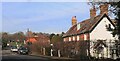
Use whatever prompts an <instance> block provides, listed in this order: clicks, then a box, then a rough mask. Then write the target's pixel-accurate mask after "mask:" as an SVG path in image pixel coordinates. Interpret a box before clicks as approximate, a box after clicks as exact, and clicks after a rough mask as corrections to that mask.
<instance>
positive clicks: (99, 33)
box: [90, 17, 114, 40]
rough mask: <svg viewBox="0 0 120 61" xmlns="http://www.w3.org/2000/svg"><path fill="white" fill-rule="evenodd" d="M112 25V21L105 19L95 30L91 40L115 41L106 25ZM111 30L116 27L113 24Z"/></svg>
mask: <svg viewBox="0 0 120 61" xmlns="http://www.w3.org/2000/svg"><path fill="white" fill-rule="evenodd" d="M108 24H111V23H110V21H109V20H108V19H107V18H106V17H104V18H103V19H102V20H101V21H100V22H99V24H98V25H97V26H96V27H95V28H94V30H93V31H92V32H91V33H90V40H97V39H102V40H106V39H107V40H109V39H114V37H113V35H112V34H111V32H110V31H107V29H106V25H108ZM111 28H114V26H113V25H112V24H111Z"/></svg>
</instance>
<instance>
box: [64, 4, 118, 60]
mask: <svg viewBox="0 0 120 61" xmlns="http://www.w3.org/2000/svg"><path fill="white" fill-rule="evenodd" d="M75 21H77V19H76V16H74V17H72V27H71V28H70V29H69V30H68V31H67V32H66V33H65V34H64V36H63V40H64V42H70V41H85V40H89V41H90V55H91V56H92V57H96V58H98V57H104V58H114V57H115V58H116V55H112V50H111V49H112V48H111V45H113V44H114V43H115V41H114V40H115V39H117V37H113V35H112V34H111V33H112V32H111V31H109V29H114V27H115V24H114V23H113V22H112V20H111V19H110V17H109V16H108V4H104V5H101V6H100V14H99V15H96V9H95V7H93V8H91V9H90V18H89V19H86V20H83V21H82V22H79V23H77V22H75ZM109 42H113V43H112V44H111V45H110V43H109ZM99 47H102V49H101V51H100V50H99V51H100V52H99V54H98V51H97V49H98V48H99Z"/></svg>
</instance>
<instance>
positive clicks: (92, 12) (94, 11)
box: [90, 7, 96, 18]
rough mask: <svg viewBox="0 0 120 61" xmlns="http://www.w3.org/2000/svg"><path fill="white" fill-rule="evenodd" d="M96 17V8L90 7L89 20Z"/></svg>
mask: <svg viewBox="0 0 120 61" xmlns="http://www.w3.org/2000/svg"><path fill="white" fill-rule="evenodd" d="M95 16H96V8H95V7H92V8H91V9H90V18H93V17H95Z"/></svg>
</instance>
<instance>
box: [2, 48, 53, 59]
mask: <svg viewBox="0 0 120 61" xmlns="http://www.w3.org/2000/svg"><path fill="white" fill-rule="evenodd" d="M2 61H51V60H50V59H48V58H43V57H40V56H30V55H19V54H17V53H11V52H10V51H9V50H3V51H2Z"/></svg>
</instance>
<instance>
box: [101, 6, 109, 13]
mask: <svg viewBox="0 0 120 61" xmlns="http://www.w3.org/2000/svg"><path fill="white" fill-rule="evenodd" d="M108 6H109V5H108V4H103V5H100V15H102V14H104V13H106V14H107V15H108Z"/></svg>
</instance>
